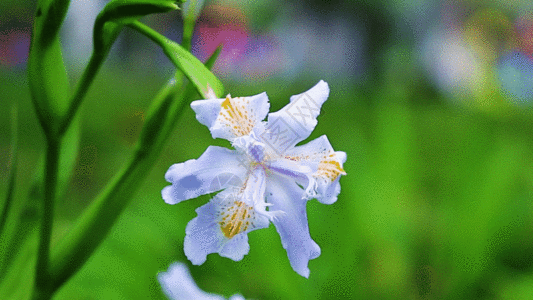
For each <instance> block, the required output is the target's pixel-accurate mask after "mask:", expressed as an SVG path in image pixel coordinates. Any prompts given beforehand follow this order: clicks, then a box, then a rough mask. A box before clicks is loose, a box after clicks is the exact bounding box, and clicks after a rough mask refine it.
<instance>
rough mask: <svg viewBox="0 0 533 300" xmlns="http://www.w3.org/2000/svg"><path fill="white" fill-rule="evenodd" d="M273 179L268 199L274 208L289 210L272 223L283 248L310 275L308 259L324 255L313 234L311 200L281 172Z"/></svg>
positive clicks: (298, 268) (300, 270)
mask: <svg viewBox="0 0 533 300" xmlns="http://www.w3.org/2000/svg"><path fill="white" fill-rule="evenodd" d="M269 179H271V181H269V183H268V185H267V191H266V196H267V201H268V202H269V203H272V204H273V205H272V206H271V207H270V209H271V210H281V211H283V212H285V215H283V216H281V217H279V218H275V219H274V220H273V221H272V222H273V223H274V225H275V226H276V230H277V231H278V233H279V235H280V237H281V244H282V245H283V248H285V250H287V255H288V257H289V261H290V263H291V266H292V268H293V269H294V271H296V272H297V273H298V274H300V275H302V276H304V277H306V278H308V277H309V268H308V267H307V265H308V262H309V260H311V259H314V258H317V257H318V256H319V255H320V247H319V246H318V245H317V244H316V243H315V241H313V240H312V239H311V236H310V234H309V227H308V225H307V213H306V203H307V201H306V200H304V199H302V196H301V195H302V193H303V192H304V191H303V190H302V188H300V187H299V186H298V185H297V184H296V182H294V181H291V180H286V178H284V177H281V176H279V175H272V176H271V177H270V178H269Z"/></svg>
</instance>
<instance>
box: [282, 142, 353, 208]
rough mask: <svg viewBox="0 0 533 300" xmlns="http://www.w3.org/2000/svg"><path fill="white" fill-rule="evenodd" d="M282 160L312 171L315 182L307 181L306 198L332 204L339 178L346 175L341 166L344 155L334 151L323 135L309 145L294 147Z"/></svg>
mask: <svg viewBox="0 0 533 300" xmlns="http://www.w3.org/2000/svg"><path fill="white" fill-rule="evenodd" d="M283 159H285V160H290V161H293V162H297V163H299V164H300V165H304V166H307V167H309V168H310V169H312V170H313V173H312V176H313V177H314V178H315V180H311V181H309V184H310V185H312V186H308V187H307V188H306V191H307V192H308V195H307V196H308V198H312V197H314V198H317V200H318V201H320V202H321V203H324V204H332V203H334V202H335V201H336V200H337V195H338V194H339V192H340V184H339V178H340V176H341V175H346V172H345V171H344V169H343V168H342V167H343V164H344V162H345V161H346V153H344V152H342V151H334V150H333V147H332V146H331V144H330V142H329V141H328V138H327V137H326V136H325V135H323V136H321V137H319V138H317V139H314V140H312V141H310V142H309V143H307V144H305V145H301V146H297V147H294V148H292V149H290V150H289V151H287V152H286V154H285V155H284V156H283Z"/></svg>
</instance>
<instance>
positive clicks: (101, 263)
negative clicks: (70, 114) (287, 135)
mask: <svg viewBox="0 0 533 300" xmlns="http://www.w3.org/2000/svg"><path fill="white" fill-rule="evenodd" d="M337 3H338V2H337ZM358 3H359V2H357V1H352V2H350V4H347V5H348V6H350V7H351V6H352V5H353V6H354V7H356V6H357V5H358ZM365 3H366V2H365ZM383 3H384V2H383ZM361 5H363V6H365V5H367V4H364V3H363V4H361ZM367 6H368V7H370V6H371V5H370V4H368V5H367ZM320 7H322V9H324V8H323V6H320ZM268 9H271V8H268ZM368 9H369V10H372V9H370V8H368ZM376 14H377V15H380V16H379V17H375V18H370V19H371V20H369V21H368V24H374V25H372V26H374V27H372V28H373V29H372V30H374V31H376V32H378V31H379V26H377V25H376V24H379V20H381V18H388V15H387V14H385V13H383V12H379V14H378V11H376ZM385 21H387V24H390V20H385ZM261 22H266V21H261ZM376 26H377V27H376ZM382 38H383V37H379V38H375V39H374V37H373V36H371V40H372V42H371V44H370V45H373V46H371V47H370V49H374V50H372V51H371V57H372V58H373V59H374V60H373V61H372V67H371V69H370V70H369V72H372V74H373V77H372V80H366V81H365V83H364V84H360V83H358V82H351V83H350V84H342V85H340V84H337V83H336V82H335V81H333V80H328V78H322V77H321V76H320V74H302V76H301V80H300V81H298V82H293V81H286V80H282V79H277V78H272V79H270V80H268V81H266V82H263V83H262V84H261V85H255V84H254V82H252V81H250V80H242V81H231V82H229V81H228V82H225V90H226V91H228V92H231V94H232V95H234V96H240V95H251V94H257V93H260V92H263V91H266V92H267V93H268V94H269V98H270V101H271V107H272V109H271V110H277V109H279V108H281V107H282V106H283V105H285V104H286V103H287V102H288V99H289V96H291V95H293V94H297V93H300V92H301V91H303V90H305V89H307V88H309V87H310V86H311V85H312V84H314V83H316V82H317V81H318V80H319V79H324V80H326V81H328V83H329V84H330V88H331V94H330V98H329V100H328V101H327V102H326V103H325V105H324V107H323V112H322V114H321V115H320V116H319V123H318V126H317V128H316V130H315V132H314V133H313V135H312V136H311V137H310V139H313V138H316V137H318V136H320V135H323V134H327V136H328V138H329V140H330V142H331V144H332V145H333V147H334V148H335V149H336V150H338V151H345V152H346V153H347V156H348V160H347V162H346V164H345V168H344V169H345V170H346V172H347V173H348V175H347V176H345V177H343V178H342V179H341V186H342V191H341V194H340V196H339V199H338V201H337V202H336V203H335V204H333V205H329V206H326V205H322V204H319V203H318V202H316V201H311V202H309V204H308V207H307V209H308V218H309V227H310V231H311V236H312V237H313V238H314V239H315V241H316V242H317V243H318V244H319V245H320V247H321V248H322V254H321V256H320V257H319V258H317V259H315V260H312V261H311V262H310V264H309V267H310V270H311V275H310V277H309V279H305V278H302V277H301V276H299V275H298V274H296V273H295V272H294V271H293V270H292V269H291V267H290V265H289V261H288V259H287V254H286V252H285V250H284V249H283V248H282V246H281V242H280V239H279V236H278V235H277V233H276V231H275V229H274V228H273V226H270V228H268V229H264V230H259V231H255V232H252V233H251V234H250V235H249V236H250V248H251V249H250V253H249V254H248V255H247V256H245V258H244V259H243V260H242V261H240V262H233V261H231V260H229V259H226V258H221V257H220V256H218V255H216V254H215V255H209V256H208V259H207V262H206V263H204V264H203V265H201V266H193V267H191V268H190V269H191V273H192V275H193V277H194V278H195V279H196V281H197V283H198V285H199V286H200V287H201V288H202V289H204V290H206V291H209V292H213V293H219V294H223V295H225V296H229V295H232V294H234V293H236V292H240V293H241V294H242V295H245V296H246V297H247V298H254V299H531V297H533V238H532V236H533V229H532V228H533V226H532V225H533V205H532V201H531V200H532V198H533V139H532V138H531V137H532V136H533V111H532V110H531V108H528V107H514V106H511V105H506V104H502V103H505V99H503V97H502V96H501V95H500V94H499V93H495V94H491V95H492V96H491V97H493V98H492V99H491V101H493V102H491V103H498V105H497V106H496V107H497V108H490V107H489V108H487V107H480V106H479V105H462V104H460V103H457V101H456V99H452V97H454V96H451V95H448V94H446V93H442V92H440V91H439V90H437V88H436V87H435V86H434V84H432V83H431V82H430V81H429V80H428V79H427V76H426V75H425V74H424V72H422V71H420V67H419V65H418V62H417V61H416V59H414V58H413V57H412V56H413V55H414V54H413V53H414V50H407V49H410V48H408V47H404V46H403V44H401V43H397V44H396V45H395V46H394V47H387V46H386V45H387V44H388V43H387V42H384V41H383V39H382ZM389 38H390V37H389ZM147 51H149V50H147ZM127 63H128V62H127V61H126V64H124V65H123V64H117V63H108V64H106V65H105V66H104V67H103V69H102V71H101V73H100V75H99V76H98V77H97V79H96V80H95V86H94V87H92V88H91V89H90V91H89V92H88V95H87V99H86V102H85V103H84V105H83V109H82V116H81V120H80V122H81V124H80V127H81V128H80V130H81V140H80V145H79V149H80V151H79V154H78V158H77V161H76V163H75V166H74V171H73V173H74V176H73V177H72V180H71V181H70V183H69V184H68V186H67V187H66V192H65V193H64V197H63V198H62V199H61V200H60V201H59V203H57V205H56V210H57V214H58V216H57V217H56V219H55V222H56V223H55V224H54V225H55V227H54V232H53V241H52V245H54V241H57V240H59V239H60V238H61V237H62V236H63V235H64V234H65V232H66V231H67V230H68V229H69V226H70V225H71V224H72V222H73V220H74V219H75V218H76V217H77V216H78V215H79V214H80V212H81V211H82V210H83V209H84V208H85V207H87V205H88V203H89V202H90V200H91V199H93V198H94V196H95V195H96V194H98V192H99V190H100V189H101V188H102V187H103V186H104V184H105V182H107V181H108V180H109V179H110V178H111V177H112V176H113V174H114V172H115V171H116V170H117V169H118V168H119V167H120V166H121V165H122V164H123V163H125V159H126V158H127V157H128V156H129V154H130V153H132V151H133V144H134V141H135V140H136V139H137V137H138V134H139V130H140V126H141V124H142V122H143V120H144V114H145V113H146V111H147V109H148V106H149V103H150V99H151V98H153V97H154V95H155V93H156V91H157V90H158V88H159V87H160V86H161V85H162V84H164V82H165V78H163V76H161V74H158V73H156V72H155V71H151V69H150V68H148V67H146V68H135V67H134V68H129V67H128V65H127ZM156 63H157V62H154V67H156V66H155V64H156ZM151 72H153V73H151ZM25 76H26V74H25V73H24V70H20V69H17V70H10V71H7V70H5V69H0V84H1V86H2V88H1V89H0V99H2V102H3V106H4V107H11V105H12V104H13V103H18V105H20V107H19V115H20V117H19V119H20V130H19V133H20V135H21V136H20V138H19V143H20V146H19V151H20V152H19V161H20V165H19V168H18V169H19V174H18V175H17V186H21V187H20V188H17V190H16V193H15V200H17V199H18V200H19V201H18V202H22V203H25V201H26V199H28V200H31V199H32V197H34V196H32V193H36V191H31V190H29V186H31V183H32V182H33V180H34V176H35V174H34V173H35V172H36V171H37V169H38V164H39V158H40V156H41V155H42V152H43V150H44V148H43V147H44V143H43V135H42V132H41V131H40V130H38V129H37V128H38V124H37V122H36V120H35V114H34V112H33V110H32V109H31V106H30V105H31V103H30V102H31V101H30V98H29V92H28V87H27V80H26V79H25ZM493 88H494V87H493ZM474 97H479V96H478V95H474V96H464V97H463V98H462V99H461V100H462V102H463V103H477V102H476V101H479V99H475V98H474ZM486 105H490V103H488V104H486ZM9 127H10V114H9V110H8V109H5V110H3V113H2V114H1V115H0V171H1V172H0V196H1V195H5V193H6V191H7V188H8V187H7V184H6V183H7V178H8V177H7V170H8V168H7V167H6V165H7V162H8V160H9V157H8V153H9V149H10V136H9V132H10V131H9ZM175 132H176V137H174V138H173V139H171V140H170V142H169V143H168V145H167V147H166V150H165V151H164V152H163V154H162V155H161V157H160V159H159V161H158V162H157V164H156V165H155V166H154V168H153V169H152V171H151V173H150V174H149V176H148V177H147V180H146V181H145V182H144V184H143V185H142V187H141V188H139V189H138V192H137V194H136V195H135V198H134V199H133V201H132V203H131V204H130V206H129V207H128V208H127V209H126V211H125V212H124V213H123V214H122V216H121V217H120V220H119V222H118V223H117V224H116V225H115V227H114V229H113V230H112V232H111V234H110V235H109V237H108V238H107V239H106V240H105V242H104V243H103V244H102V245H101V246H100V248H98V250H97V251H96V253H95V255H94V256H93V257H92V258H91V259H90V260H89V261H88V263H87V264H86V265H85V266H84V267H83V268H82V269H81V270H80V272H79V273H77V274H76V275H75V276H74V277H73V278H72V279H71V280H70V281H69V282H68V283H67V284H66V285H65V286H64V287H63V288H62V289H61V290H60V291H59V292H58V294H57V295H56V297H55V299H164V295H163V293H162V292H161V288H160V286H159V284H158V282H157V280H156V274H157V272H159V271H164V270H166V269H167V267H168V266H169V265H170V263H171V262H172V261H175V260H181V261H184V262H187V263H188V261H187V259H186V257H185V255H184V253H183V238H184V236H185V226H186V224H187V222H188V221H189V220H191V219H192V218H193V217H194V216H195V215H196V214H195V212H194V209H195V208H196V207H198V206H200V205H202V204H204V203H206V202H207V201H208V200H209V198H210V196H209V195H206V196H202V197H200V198H199V199H194V200H190V201H186V202H184V203H180V204H178V205H174V206H169V205H167V204H165V203H164V202H163V200H162V199H161V195H160V192H161V189H162V188H163V187H164V186H166V185H167V183H166V182H165V180H164V173H165V172H166V170H167V169H168V167H169V166H170V165H171V164H173V163H178V162H183V161H185V160H188V159H193V158H197V157H199V156H200V155H201V154H202V153H203V151H205V149H206V148H207V147H208V146H209V145H212V144H217V145H222V146H229V145H228V143H227V142H226V141H222V140H212V138H211V136H210V134H209V131H208V129H207V128H205V127H204V126H203V125H201V124H199V123H198V122H197V121H196V119H195V117H194V113H193V112H192V110H187V111H186V112H185V113H184V115H183V117H182V119H181V120H180V122H179V123H178V125H177V126H176V129H175ZM178 132H179V133H180V136H184V135H186V136H187V138H186V139H184V138H180V139H178V138H177V133H178ZM211 196H212V195H211ZM0 199H3V198H2V197H0ZM28 202H29V203H30V204H31V203H32V202H31V201H28ZM0 204H1V203H0ZM26 209H27V208H26ZM34 210H35V208H33V210H32V214H30V216H29V217H28V218H29V219H30V220H33V219H34V218H35V211H34ZM15 211H16V213H20V212H23V213H24V212H25V211H24V207H23V206H22V205H19V206H18V207H17V209H16V210H15ZM26 213H28V212H27V211H26ZM28 214H29V213H28ZM11 217H12V218H13V216H11ZM27 224H28V225H27V226H30V225H31V224H35V222H34V221H32V222H29V221H28V222H27ZM6 228H7V230H8V231H10V232H14V231H15V230H17V227H16V225H15V224H10V223H9V220H8V224H7V226H6ZM23 229H24V228H23ZM18 230H22V229H20V228H19V229H18ZM26 230H28V231H30V233H31V228H29V229H28V228H26ZM0 238H1V237H0ZM27 243H31V240H29V241H27ZM24 255H26V254H24V253H22V254H21V255H19V256H18V257H19V260H23V258H24V257H25V256H24ZM0 261H1V260H0ZM13 263H20V261H16V262H13ZM188 264H189V265H190V263H188ZM1 277H2V276H0V280H1Z"/></svg>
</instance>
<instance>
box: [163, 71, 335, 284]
mask: <svg viewBox="0 0 533 300" xmlns="http://www.w3.org/2000/svg"><path fill="white" fill-rule="evenodd" d="M328 95H329V87H328V84H327V83H326V82H324V81H320V82H319V83H318V84H317V85H315V86H314V87H313V88H311V89H310V90H308V91H307V92H305V93H302V94H299V95H295V96H292V97H291V98H290V103H289V104H288V105H287V106H285V107H284V108H282V109H281V110H279V111H277V112H275V113H270V114H268V110H269V106H270V104H269V103H268V98H267V95H266V93H262V94H259V95H255V96H250V97H239V98H232V97H231V96H229V95H228V96H227V97H226V98H225V99H214V98H213V99H207V100H199V101H194V102H193V103H191V107H192V109H193V110H194V111H195V112H196V118H197V119H198V121H199V122H200V123H202V124H204V125H206V126H207V127H209V130H210V131H211V135H212V136H213V138H224V139H227V140H229V141H230V142H231V143H232V145H233V147H235V150H229V149H226V148H222V147H215V146H210V147H208V148H207V150H206V151H205V153H204V154H202V156H200V158H199V159H197V160H194V159H192V160H189V161H186V162H184V163H180V164H175V165H173V166H171V167H170V169H169V170H168V171H167V173H166V175H165V179H166V180H167V181H168V182H171V183H172V185H171V186H167V187H165V188H164V189H163V191H162V195H163V199H164V200H165V202H166V203H169V204H176V203H179V202H181V201H183V200H187V199H191V198H195V197H198V196H200V195H203V194H208V193H213V192H217V191H220V190H222V191H221V192H220V193H218V194H217V195H216V196H215V197H214V198H213V199H212V200H211V201H210V202H209V203H207V204H206V205H204V206H202V207H199V208H198V209H197V210H196V212H197V213H198V216H197V217H196V218H194V219H193V220H192V221H190V222H189V224H188V225H187V228H186V237H185V254H186V255H187V257H188V258H189V260H190V261H191V262H192V263H193V264H196V265H199V264H202V263H203V262H204V261H205V260H206V256H207V254H210V253H219V254H220V255H221V256H224V257H228V258H231V259H233V260H235V261H238V260H241V259H242V258H243V257H244V255H245V254H247V253H248V251H249V248H250V247H249V245H248V235H247V234H248V232H250V231H252V230H255V229H260V228H265V227H268V226H269V221H271V222H272V223H274V226H276V229H277V231H278V233H279V235H280V237H281V242H282V245H283V247H284V248H285V249H286V250H287V255H288V257H289V261H290V263H291V266H292V268H293V269H294V270H295V271H296V272H297V273H298V274H300V275H302V276H304V277H308V276H309V269H308V267H307V265H308V262H309V260H311V259H314V258H316V257H318V256H319V255H320V247H318V245H317V244H316V243H315V242H314V241H313V240H312V239H311V236H310V234H309V228H308V224H307V214H306V203H307V200H309V199H312V198H316V199H318V201H320V202H322V203H325V204H331V203H333V202H335V201H336V200H337V195H338V194H339V192H340V184H339V178H340V175H345V174H346V173H345V172H344V170H343V168H342V165H343V163H344V162H345V161H346V154H345V153H344V152H335V151H334V150H333V148H332V146H331V144H330V143H329V141H328V139H327V138H326V136H321V137H319V138H317V139H315V140H313V141H311V142H309V143H307V144H305V145H301V146H296V144H297V143H299V142H301V141H302V140H304V139H306V138H307V137H309V135H310V134H311V132H312V131H313V129H314V128H315V126H316V124H317V120H316V117H317V116H318V114H319V113H320V108H321V106H322V104H323V103H324V101H326V99H327V97H328ZM267 114H268V117H267ZM265 117H267V121H266V122H263V121H262V120H263V119H264V118H265ZM266 207H269V209H268V210H267V209H266Z"/></svg>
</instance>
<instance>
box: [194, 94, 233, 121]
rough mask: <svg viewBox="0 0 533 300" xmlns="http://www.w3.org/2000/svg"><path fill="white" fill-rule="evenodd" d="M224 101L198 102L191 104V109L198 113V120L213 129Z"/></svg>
mask: <svg viewBox="0 0 533 300" xmlns="http://www.w3.org/2000/svg"><path fill="white" fill-rule="evenodd" d="M224 100H225V98H223V99H207V100H196V101H193V102H191V108H192V110H194V112H195V113H196V120H198V122H200V123H201V124H203V125H205V126H207V128H211V126H213V123H215V120H216V119H217V117H218V115H219V114H220V109H221V108H222V106H221V104H222V102H223V101H224Z"/></svg>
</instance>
